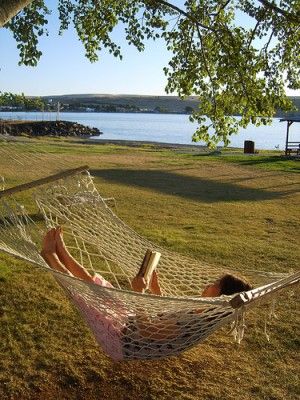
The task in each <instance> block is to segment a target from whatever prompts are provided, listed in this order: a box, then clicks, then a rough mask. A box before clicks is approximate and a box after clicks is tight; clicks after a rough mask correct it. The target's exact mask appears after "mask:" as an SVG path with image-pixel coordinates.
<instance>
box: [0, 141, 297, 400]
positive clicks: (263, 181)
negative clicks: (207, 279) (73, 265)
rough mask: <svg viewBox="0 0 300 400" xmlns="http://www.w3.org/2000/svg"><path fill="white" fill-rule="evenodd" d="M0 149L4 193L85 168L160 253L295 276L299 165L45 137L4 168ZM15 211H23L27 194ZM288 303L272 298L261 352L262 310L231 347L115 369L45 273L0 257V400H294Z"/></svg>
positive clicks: (208, 346) (293, 317) (224, 335)
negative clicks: (71, 169)
mask: <svg viewBox="0 0 300 400" xmlns="http://www.w3.org/2000/svg"><path fill="white" fill-rule="evenodd" d="M24 140H25V139H24ZM0 146H2V147H1V150H3V148H4V146H3V144H0ZM12 146H15V145H12ZM15 149H18V146H15ZM1 150H0V175H3V176H5V178H6V180H7V182H8V184H9V185H12V184H18V183H21V182H23V181H27V180H30V179H34V178H37V177H40V176H42V175H45V174H47V173H49V172H54V171H56V170H57V169H58V161H59V162H61V161H63V162H64V163H65V165H66V166H67V167H72V166H78V165H82V164H88V165H89V166H90V170H91V172H92V174H93V175H94V177H95V183H96V186H97V187H98V189H99V191H100V192H101V194H102V195H103V196H104V197H114V198H115V199H116V203H117V208H116V212H117V214H118V215H119V216H120V217H121V218H122V219H123V220H125V222H126V223H127V224H129V225H130V226H132V227H133V228H134V229H135V230H137V231H138V232H139V233H140V234H142V235H144V236H146V237H147V238H148V239H150V240H152V241H154V242H156V243H158V244H159V245H163V246H164V247H167V248H169V249H172V250H175V251H178V252H180V253H182V254H186V255H189V256H192V257H195V258H198V259H201V260H203V261H205V262H207V263H210V264H216V265H224V266H226V267H230V268H232V269H234V268H235V267H238V268H239V269H242V268H247V269H254V270H267V271H280V272H286V271H290V270H297V269H299V255H300V253H299V238H300V235H299V231H300V229H299V174H298V173H297V172H299V166H300V164H299V161H293V160H284V159H283V158H281V157H280V156H279V155H278V153H274V152H270V153H263V154H261V155H258V156H253V157H252V156H244V155H242V154H240V153H239V151H226V152H224V153H222V154H207V153H203V152H201V151H196V150H193V151H189V150H187V149H166V148H160V147H157V146H150V145H147V146H140V147H134V148H132V147H126V146H121V145H109V144H103V145H86V144H83V143H77V142H76V141H62V140H61V141H58V140H54V139H51V140H45V139H41V140H32V141H29V142H28V144H27V145H26V147H25V148H24V146H22V147H20V149H19V150H16V151H19V155H20V159H19V157H18V155H17V156H16V157H15V159H14V161H13V162H12V161H11V159H10V158H9V154H10V152H9V148H5V151H4V152H1ZM45 150H46V152H47V153H43V152H44V151H45ZM21 152H22V155H21ZM16 154H18V153H16ZM33 154H34V156H33ZM36 155H38V158H36ZM24 157H25V158H27V159H28V161H30V162H28V163H27V164H26V165H27V166H26V167H24V166H22V163H21V161H20V160H22V159H24ZM23 201H24V203H25V205H27V206H28V207H29V208H30V202H31V199H30V196H29V195H28V194H26V193H24V195H23ZM297 294H298V297H299V290H298V289H294V290H293V291H291V290H290V291H288V292H285V293H283V294H281V295H280V296H279V297H278V299H277V307H276V314H277V319H274V320H272V321H269V322H268V332H269V334H270V341H269V342H268V341H267V339H266V337H265V335H264V321H265V318H266V317H267V316H268V312H269V306H268V304H262V305H261V306H260V307H259V308H255V309H253V310H251V311H250V312H249V313H248V314H247V318H246V324H247V328H246V333H245V337H244V340H243V341H242V343H241V344H240V345H238V344H236V343H235V342H234V341H233V338H232V336H230V335H228V329H227V328H226V329H221V330H220V331H219V332H217V333H215V334H213V335H212V336H211V337H210V338H209V339H207V340H206V341H205V342H204V343H202V344H201V345H199V346H197V347H195V348H193V349H192V350H189V351H187V352H185V353H183V354H181V355H180V356H177V357H172V358H168V359H165V360H161V361H129V362H121V363H114V362H112V361H111V360H110V359H109V358H107V357H106V356H105V355H104V354H103V352H102V350H101V348H99V346H98V345H97V344H96V343H95V340H94V339H93V337H92V335H91V334H90V332H89V330H88V329H87V327H86V326H85V325H84V323H83V322H82V321H81V319H80V317H79V316H78V314H77V312H76V310H75V309H74V307H73V306H72V305H71V304H70V303H69V301H68V300H67V298H66V296H65V295H64V293H63V292H62V290H61V289H60V288H59V287H58V285H57V284H56V283H55V281H54V279H53V278H52V276H51V275H50V274H48V273H46V272H44V271H41V270H40V269H38V268H36V267H32V266H31V265H28V264H26V263H24V262H22V261H20V260H16V259H13V258H12V257H10V256H8V255H5V254H2V253H1V254H0V337H1V341H0V355H1V357H0V399H18V400H23V399H30V400H35V399H41V400H42V399H47V400H48V399H49V400H52V399H82V400H83V399H84V400H94V399H95V400H96V399H99V400H100V399H110V400H114V399H122V400H123V399H132V400H138V399H139V400H150V399H153V400H154V399H163V400H168V399H170V400H171V399H172V400H173V399H184V400H200V399H209V400H233V399H234V400H250V399H254V400H264V399H265V400H295V399H296V398H298V397H299V396H300V386H299V373H300V362H299V361H300V359H299V325H300V315H299V304H297Z"/></svg>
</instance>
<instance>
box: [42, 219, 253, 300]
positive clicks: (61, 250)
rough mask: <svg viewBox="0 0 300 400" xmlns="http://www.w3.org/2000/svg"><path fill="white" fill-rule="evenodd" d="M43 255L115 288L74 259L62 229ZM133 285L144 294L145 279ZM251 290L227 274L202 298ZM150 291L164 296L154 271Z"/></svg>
mask: <svg viewBox="0 0 300 400" xmlns="http://www.w3.org/2000/svg"><path fill="white" fill-rule="evenodd" d="M41 255H42V257H43V258H44V260H45V261H46V262H47V264H48V265H49V266H50V267H51V268H53V269H55V270H57V271H60V272H63V273H66V274H68V275H70V276H74V277H77V278H79V279H83V280H85V281H87V282H93V283H97V280H99V279H100V284H102V282H105V285H104V286H109V287H113V286H112V285H111V284H110V283H109V282H107V281H106V280H105V279H104V278H102V279H101V277H100V278H99V274H97V278H96V279H95V278H94V277H93V276H92V275H91V274H90V273H89V272H88V271H87V270H86V269H85V268H84V267H83V266H82V265H81V264H79V263H78V261H76V260H75V259H74V258H73V257H72V255H71V254H70V253H69V251H68V250H67V248H66V246H65V243H64V241H63V237H62V230H61V228H60V227H57V228H52V229H50V230H49V231H48V232H47V233H46V235H45V237H44V240H43V248H42V251H41ZM102 280H103V281H102ZM101 281H102V282H101ZM102 285H103V284H102ZM131 285H132V289H133V290H134V291H135V292H139V293H142V292H143V291H144V289H145V288H146V282H145V279H144V278H143V276H141V275H140V274H139V273H138V274H137V275H136V276H135V277H134V278H133V280H132V282H131ZM250 289H252V286H251V285H250V284H249V283H248V282H246V281H245V280H243V279H241V278H239V277H236V276H234V275H231V274H226V275H224V276H222V277H221V278H220V279H218V280H216V281H215V282H214V283H212V284H210V285H208V286H207V287H206V288H205V289H204V290H203V292H202V293H201V296H202V297H218V296H221V295H228V296H229V295H232V294H235V293H240V292H243V291H247V290H250ZM148 290H149V292H150V293H151V294H155V295H158V296H161V294H162V291H161V288H160V285H159V282H158V275H157V272H156V271H153V273H152V277H151V280H150V283H149V288H148Z"/></svg>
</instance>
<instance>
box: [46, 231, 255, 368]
mask: <svg viewBox="0 0 300 400" xmlns="http://www.w3.org/2000/svg"><path fill="white" fill-rule="evenodd" d="M41 255H42V257H43V258H44V259H45V261H46V262H47V264H48V265H49V266H50V267H51V268H53V269H55V270H57V271H60V272H63V273H65V274H68V275H70V276H75V277H77V278H80V279H82V280H84V281H87V282H91V283H96V284H98V285H100V286H103V287H110V288H112V287H113V286H112V285H111V284H110V283H109V282H108V281H106V280H105V279H104V278H102V277H101V276H99V275H98V274H97V275H96V276H94V277H93V276H92V275H91V274H90V273H89V272H88V271H87V270H86V269H85V268H84V267H83V266H82V265H81V264H80V263H78V262H77V261H76V260H75V259H74V258H73V257H72V255H71V254H70V253H69V252H68V250H67V248H66V246H65V243H64V241H63V237H62V231H61V228H60V227H58V228H52V229H50V230H49V231H48V232H47V234H46V235H45V237H44V240H43V248H42V251H41ZM148 286H149V287H148V289H149V291H150V293H152V294H155V295H161V289H160V285H159V282H158V275H157V273H156V272H155V271H154V272H153V273H152V278H151V280H150V283H149V285H148ZM145 287H146V282H145V280H144V278H143V277H142V275H141V274H139V273H138V274H137V275H136V277H134V279H133V280H132V288H133V290H134V291H136V292H143V291H144V289H145ZM250 289H251V285H250V284H249V283H248V282H246V281H244V280H243V279H240V278H237V277H235V276H233V275H229V274H227V275H225V276H223V277H221V278H220V279H218V280H217V281H215V282H214V283H212V284H211V285H209V286H207V287H206V288H205V289H204V291H203V292H202V297H217V296H221V295H222V294H225V295H230V294H234V293H238V292H242V291H247V290H250ZM72 297H73V301H74V302H75V303H76V304H77V306H78V307H79V309H81V310H82V311H83V314H84V316H85V318H86V319H87V320H88V322H89V325H90V327H91V329H92V331H93V332H94V334H95V337H96V339H97V341H98V342H99V343H100V345H101V346H102V348H103V350H104V351H105V352H106V353H107V354H108V355H109V356H110V357H111V358H113V359H114V360H116V361H118V360H122V359H125V358H127V357H129V358H131V355H132V354H133V353H134V354H137V353H139V354H141V352H143V354H144V352H145V351H148V352H149V357H150V358H151V356H152V355H151V352H152V351H153V349H154V351H158V352H160V351H164V352H165V351H166V350H165V346H168V348H169V350H168V351H169V352H170V354H172V352H174V351H176V349H177V347H178V346H179V347H180V346H182V343H185V342H186V340H187V335H189V333H188V331H189V323H192V321H193V320H195V318H201V316H202V315H203V316H204V315H205V313H204V309H203V308H201V309H196V310H194V311H192V312H187V313H186V312H183V311H178V312H162V313H159V314H157V315H156V316H154V317H153V316H152V317H151V318H150V317H149V315H148V314H147V312H146V311H142V310H141V311H140V312H139V313H138V314H132V312H130V311H129V310H127V308H126V305H125V304H122V303H121V302H120V301H118V303H117V305H115V306H116V307H117V310H119V311H120V310H121V314H122V316H123V317H122V318H123V319H122V322H120V321H119V323H117V324H116V321H114V319H113V318H112V317H111V316H110V315H109V313H107V312H105V311H101V310H99V309H96V308H94V307H93V306H91V305H88V304H87V303H86V301H85V299H84V298H83V297H82V296H81V295H80V294H74V295H73V296H72ZM107 306H108V307H110V306H111V305H109V304H108V305H107ZM115 311H116V310H115ZM202 313H203V314H202ZM197 315H198V317H197ZM205 318H206V321H208V320H209V318H210V317H208V316H207V315H205ZM187 320H188V321H190V322H187ZM108 332H109V334H108ZM191 332H193V333H191V334H192V335H193V338H195V332H194V331H193V330H191ZM202 334H203V333H202V332H201V329H200V330H199V332H198V335H199V337H201V335H202ZM174 343H175V344H174ZM172 346H173V347H172ZM176 346H177V347H176ZM161 349H164V350H161ZM174 349H175V350H174Z"/></svg>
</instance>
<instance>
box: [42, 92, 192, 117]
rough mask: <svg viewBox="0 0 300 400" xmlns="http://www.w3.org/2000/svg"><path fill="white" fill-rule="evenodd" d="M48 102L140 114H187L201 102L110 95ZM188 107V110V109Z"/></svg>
mask: <svg viewBox="0 0 300 400" xmlns="http://www.w3.org/2000/svg"><path fill="white" fill-rule="evenodd" d="M42 98H43V99H45V100H46V101H48V102H49V101H50V102H51V101H52V102H55V103H56V102H58V101H59V102H60V103H62V104H69V105H70V106H76V105H79V104H81V105H83V106H85V107H88V108H94V107H95V106H96V107H97V106H115V107H116V109H118V108H125V109H128V111H134V110H136V111H139V112H143V111H145V112H153V111H155V110H156V111H157V112H170V113H186V111H187V109H188V110H189V107H191V108H193V109H194V108H197V106H198V104H199V102H198V100H197V98H196V97H193V96H192V97H189V98H188V99H186V100H181V99H180V98H179V97H178V96H140V95H126V94H121V95H110V94H68V95H59V96H44V97H42ZM187 107H188V108H187Z"/></svg>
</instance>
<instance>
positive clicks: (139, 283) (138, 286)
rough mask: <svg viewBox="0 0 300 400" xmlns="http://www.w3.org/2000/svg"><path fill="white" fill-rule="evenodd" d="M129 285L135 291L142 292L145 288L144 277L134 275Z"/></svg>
mask: <svg viewBox="0 0 300 400" xmlns="http://www.w3.org/2000/svg"><path fill="white" fill-rule="evenodd" d="M131 287H132V289H133V290H134V291H135V292H139V293H144V291H145V289H146V288H147V283H146V281H145V279H144V278H142V277H140V276H136V277H135V278H133V279H132V281H131Z"/></svg>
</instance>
